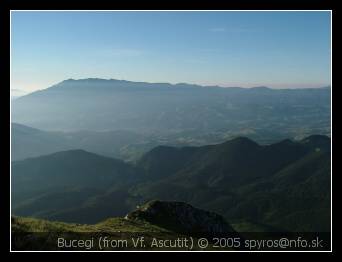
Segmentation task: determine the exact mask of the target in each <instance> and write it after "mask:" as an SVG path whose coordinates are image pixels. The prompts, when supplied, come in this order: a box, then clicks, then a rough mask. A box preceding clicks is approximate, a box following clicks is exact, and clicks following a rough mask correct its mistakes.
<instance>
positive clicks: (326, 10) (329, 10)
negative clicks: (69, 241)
mask: <svg viewBox="0 0 342 262" xmlns="http://www.w3.org/2000/svg"><path fill="white" fill-rule="evenodd" d="M12 12H330V148H331V152H330V228H331V230H330V250H328V251H316V250H312V251H310V250H303V251H291V250H278V251H271V250H250V251H239V250H236V251H235V250H231V251H229V250H223V251H205V250H203V251H197V250H189V251H176V250H175V251H172V252H294V253H296V252H314V253H315V252H324V253H325V252H330V253H331V252H332V243H333V237H332V234H333V230H332V199H333V197H332V188H333V187H332V179H333V178H332V161H333V160H332V88H333V87H332V52H333V50H332V33H333V32H332V22H333V20H332V15H333V12H332V9H322V10H309V9H308V10H300V9H297V10H229V9H227V10H12V9H11V10H10V89H11V85H12V42H11V40H12V39H11V36H12V20H11V19H12ZM10 94H11V90H10ZM11 141H12V100H11V97H10V216H9V217H10V230H9V231H10V252H56V251H48V250H39V251H34V250H27V251H21V250H12V230H11V227H12V220H11V214H12V213H11V212H12V163H11V156H12V145H11ZM57 252H170V251H163V250H156V251H149V250H141V251H137V250H136V251H134V250H132V251H120V250H118V251H115V250H110V251H100V250H99V251H97V250H90V251H75V250H70V251H62V250H59V251H57Z"/></svg>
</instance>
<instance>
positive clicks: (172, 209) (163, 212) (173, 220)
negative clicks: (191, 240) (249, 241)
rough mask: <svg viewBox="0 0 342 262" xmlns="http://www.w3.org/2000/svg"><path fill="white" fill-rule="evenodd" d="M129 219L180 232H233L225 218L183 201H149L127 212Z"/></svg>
mask: <svg viewBox="0 0 342 262" xmlns="http://www.w3.org/2000/svg"><path fill="white" fill-rule="evenodd" d="M125 218H126V219H129V220H140V221H141V220H142V221H146V222H149V223H151V224H154V225H158V226H160V227H163V228H165V229H168V230H171V231H175V232H181V233H199V234H210V235H211V234H224V233H229V232H235V231H234V229H233V228H232V227H231V226H230V225H229V224H228V223H227V222H226V221H225V219H224V218H223V217H222V216H220V215H218V214H216V213H214V212H209V211H205V210H201V209H198V208H195V207H193V206H191V205H189V204H187V203H184V202H168V201H158V200H155V201H151V202H148V203H147V204H145V205H143V206H141V207H139V208H138V209H137V210H135V211H133V212H131V213H129V214H128V215H127V216H126V217H125Z"/></svg>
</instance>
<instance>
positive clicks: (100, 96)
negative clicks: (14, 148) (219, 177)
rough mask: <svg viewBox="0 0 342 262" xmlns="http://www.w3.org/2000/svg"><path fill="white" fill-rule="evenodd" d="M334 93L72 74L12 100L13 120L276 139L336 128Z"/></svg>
mask: <svg viewBox="0 0 342 262" xmlns="http://www.w3.org/2000/svg"><path fill="white" fill-rule="evenodd" d="M330 95H331V91H330V88H317V89H271V88H267V87H256V88H239V87H230V88H222V87H218V86H198V85H191V84H175V85H172V84H167V83H145V82H131V81H124V80H115V79H110V80H105V79H94V78H90V79H80V80H73V79H68V80H65V81H62V82H60V83H58V84H56V85H53V86H51V87H49V88H46V89H43V90H40V91H36V92H33V93H31V94H28V95H25V96H22V97H20V98H17V99H15V100H14V101H12V121H13V122H16V123H20V124H23V125H27V126H30V127H34V128H38V129H42V130H50V131H68V132H70V131H76V132H78V131H79V130H87V131H101V132H102V131H114V130H121V131H122V130H124V131H131V132H134V133H139V134H144V135H146V134H147V135H154V136H155V135H156V136H162V137H165V136H166V137H168V138H170V137H177V138H182V139H183V140H184V139H185V140H191V139H195V140H199V141H200V142H202V145H204V144H209V143H213V141H210V139H209V138H211V140H213V139H212V138H213V137H214V138H215V139H216V142H223V141H225V140H227V139H229V138H232V136H241V135H244V136H248V137H250V138H253V139H256V140H257V141H258V142H262V141H261V140H265V141H267V142H274V141H276V140H280V139H284V138H298V139H302V138H304V137H306V136H309V135H312V134H324V135H329V134H330ZM168 140H170V139H168ZM201 140H204V141H201ZM172 142H174V140H173V141H172ZM197 145H200V144H199V143H198V144H197Z"/></svg>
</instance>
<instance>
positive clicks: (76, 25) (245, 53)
mask: <svg viewBox="0 0 342 262" xmlns="http://www.w3.org/2000/svg"><path fill="white" fill-rule="evenodd" d="M330 16H331V14H330V12H328V11H316V12H304V11H300V12H298V11H297V12H286V11H282V12H275V11H273V12H256V11H255V12H247V11H245V12H243V11H241V12H233V11H226V12H178V11H177V12H170V11H168V12H160V11H159V12H146V11H145V12H138V11H135V12H115V11H113V12H100V11H97V12H94V11H93V12H91V11H88V12H76V11H69V12H66V11H61V12H56V11H53V12H51V11H50V12H48V11H45V12H44V11H36V12H34V11H25V12H22V11H12V13H11V89H13V90H14V89H15V90H21V91H22V92H31V91H34V90H38V89H44V88H48V87H49V86H52V85H54V84H56V83H58V82H61V81H63V80H65V79H69V78H73V79H81V78H92V77H94V78H105V79H111V78H113V79H123V80H130V81H146V82H168V83H194V84H200V85H220V86H224V87H225V86H226V87H229V86H240V87H253V86H268V87H272V88H312V87H322V86H327V85H330V82H331V79H330V78H331V42H330V40H331V35H330V34H331V17H330Z"/></svg>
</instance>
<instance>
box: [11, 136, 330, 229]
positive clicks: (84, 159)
mask: <svg viewBox="0 0 342 262" xmlns="http://www.w3.org/2000/svg"><path fill="white" fill-rule="evenodd" d="M330 152H331V150H330V138H329V137H327V136H322V135H315V136H309V137H307V138H305V139H303V140H300V141H292V140H288V139H287V140H282V141H280V142H277V143H273V144H269V145H260V144H258V143H256V142H254V141H252V140H250V139H249V138H246V137H238V138H235V139H232V140H229V141H226V142H224V143H220V144H213V145H207V146H199V147H170V146H158V147H155V148H153V149H152V150H150V151H149V152H147V153H145V154H143V156H142V157H141V158H139V159H138V160H137V161H136V162H135V163H126V162H124V161H122V160H117V159H113V158H109V157H105V156H101V155H98V154H94V153H90V152H86V151H84V150H68V151H62V152H57V153H53V154H49V155H44V156H39V157H34V158H28V159H25V160H21V161H14V162H12V212H13V214H14V215H19V216H33V217H38V218H44V219H49V220H59V221H65V222H76V223H97V222H99V221H101V220H103V219H105V218H108V217H113V216H124V215H126V214H127V213H128V212H129V211H132V210H134V209H135V207H136V206H137V205H141V204H142V203H145V202H146V201H149V200H153V199H159V200H164V201H183V202H187V203H190V204H192V205H195V206H198V207H199V208H203V209H206V210H210V211H214V212H217V213H219V214H221V215H223V216H224V217H225V218H226V219H227V220H228V221H231V222H232V223H237V224H240V225H247V228H246V226H245V230H249V231H251V230H255V228H257V227H258V225H264V227H263V228H269V229H270V228H276V229H278V230H283V231H329V230H330Z"/></svg>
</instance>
